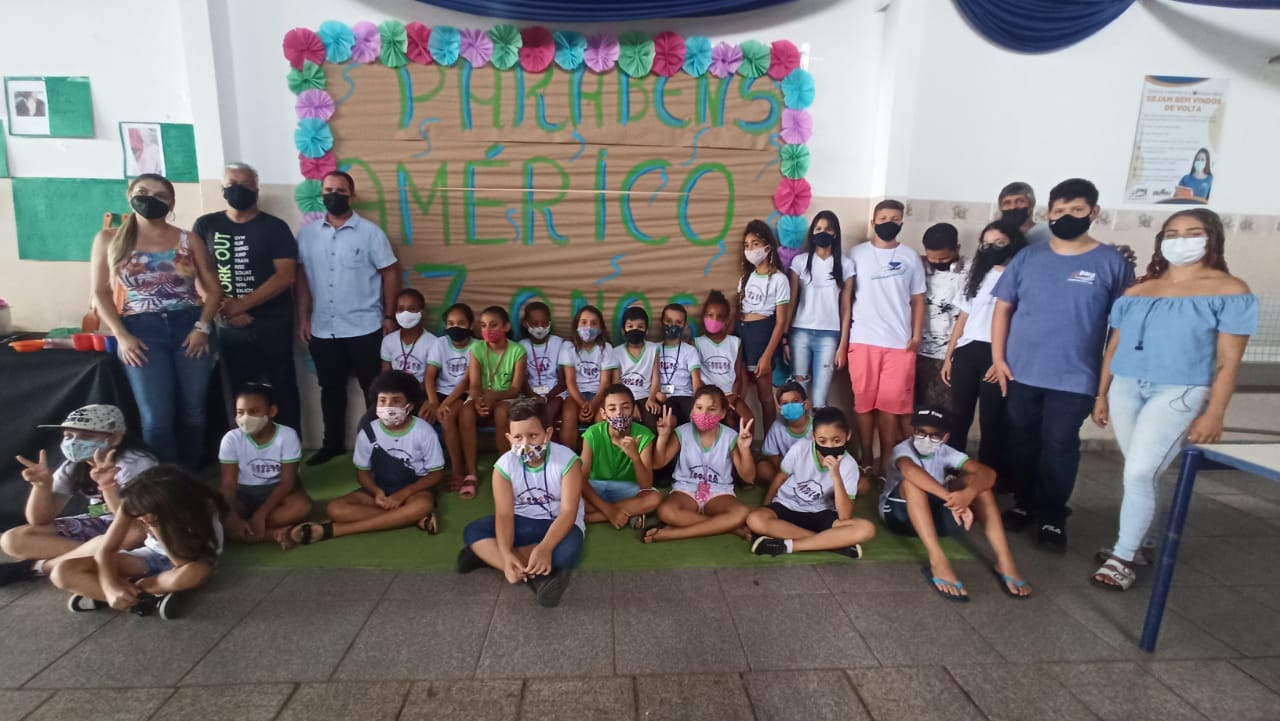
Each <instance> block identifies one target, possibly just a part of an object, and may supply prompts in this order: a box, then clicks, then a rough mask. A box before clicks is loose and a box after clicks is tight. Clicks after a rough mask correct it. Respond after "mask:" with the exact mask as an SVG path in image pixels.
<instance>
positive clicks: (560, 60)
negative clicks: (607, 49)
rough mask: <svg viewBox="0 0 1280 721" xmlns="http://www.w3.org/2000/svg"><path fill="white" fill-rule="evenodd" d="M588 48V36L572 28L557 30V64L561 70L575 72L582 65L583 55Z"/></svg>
mask: <svg viewBox="0 0 1280 721" xmlns="http://www.w3.org/2000/svg"><path fill="white" fill-rule="evenodd" d="M586 49H587V38H586V36H585V35H583V34H582V33H576V32H574V31H572V30H557V31H556V65H559V66H560V69H561V70H568V71H569V72H573V71H574V70H577V69H578V67H579V66H581V65H582V55H583V53H584V52H586Z"/></svg>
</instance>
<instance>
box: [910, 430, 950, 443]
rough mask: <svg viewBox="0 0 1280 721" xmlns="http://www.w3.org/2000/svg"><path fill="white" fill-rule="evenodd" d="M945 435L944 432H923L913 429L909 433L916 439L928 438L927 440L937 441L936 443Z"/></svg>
mask: <svg viewBox="0 0 1280 721" xmlns="http://www.w3.org/2000/svg"><path fill="white" fill-rule="evenodd" d="M946 436H947V434H946V433H925V432H924V431H920V430H917V431H913V432H912V433H911V437H912V438H915V439H916V440H918V441H923V440H924V439H926V438H928V439H929V440H931V441H937V442H938V443H941V442H942V439H943V438H945V437H946Z"/></svg>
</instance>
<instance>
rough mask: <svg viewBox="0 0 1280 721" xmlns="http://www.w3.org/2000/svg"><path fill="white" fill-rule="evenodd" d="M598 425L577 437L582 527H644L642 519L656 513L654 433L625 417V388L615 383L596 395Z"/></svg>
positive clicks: (629, 402) (631, 401)
mask: <svg viewBox="0 0 1280 721" xmlns="http://www.w3.org/2000/svg"><path fill="white" fill-rule="evenodd" d="M601 397H602V398H603V399H604V405H603V409H604V420H602V421H600V422H599V423H596V424H595V425H592V426H591V427H590V428H588V429H587V430H586V432H585V433H583V434H582V472H583V475H584V476H585V477H586V478H588V479H589V481H588V483H587V484H586V485H584V486H583V487H582V499H583V501H585V502H586V504H587V516H586V520H587V523H609V524H612V525H613V527H614V528H622V527H623V526H627V525H630V526H631V527H632V528H636V529H639V528H644V521H645V514H648V513H653V512H654V511H656V510H658V504H659V503H661V502H662V494H661V493H659V492H658V490H657V489H656V488H654V487H653V441H654V439H655V438H656V436H655V435H654V432H653V431H651V430H649V429H648V428H646V427H645V426H643V425H640V424H639V423H636V422H634V419H633V418H632V417H631V412H632V408H633V406H634V405H635V398H634V397H633V396H632V395H631V389H630V388H627V387H626V386H624V385H622V384H621V383H615V384H613V385H611V386H609V387H608V388H606V389H605V390H604V392H603V393H602V394H601Z"/></svg>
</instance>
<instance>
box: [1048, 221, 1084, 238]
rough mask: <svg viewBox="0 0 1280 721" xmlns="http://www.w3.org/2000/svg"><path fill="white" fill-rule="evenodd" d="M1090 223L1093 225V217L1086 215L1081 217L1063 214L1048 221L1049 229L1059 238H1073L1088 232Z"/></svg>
mask: <svg viewBox="0 0 1280 721" xmlns="http://www.w3.org/2000/svg"><path fill="white" fill-rule="evenodd" d="M1091 225H1093V218H1090V217H1089V216H1087V215H1086V216H1084V217H1083V218H1077V217H1076V216H1074V215H1064V216H1062V217H1061V218H1058V219H1057V220H1051V221H1049V231H1050V232H1051V233H1053V234H1054V236H1055V237H1057V238H1058V239H1059V240H1075V239H1076V238H1079V237H1080V236H1082V235H1084V234H1085V233H1088V232H1089V226H1091Z"/></svg>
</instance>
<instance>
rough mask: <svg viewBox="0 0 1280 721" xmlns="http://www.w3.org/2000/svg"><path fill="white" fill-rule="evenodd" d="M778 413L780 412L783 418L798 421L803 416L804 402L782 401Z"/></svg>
mask: <svg viewBox="0 0 1280 721" xmlns="http://www.w3.org/2000/svg"><path fill="white" fill-rule="evenodd" d="M778 413H780V414H781V415H782V417H783V419H785V420H788V421H798V420H800V418H801V417H803V416H804V404H803V403H783V404H782V407H781V408H779V409H778Z"/></svg>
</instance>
